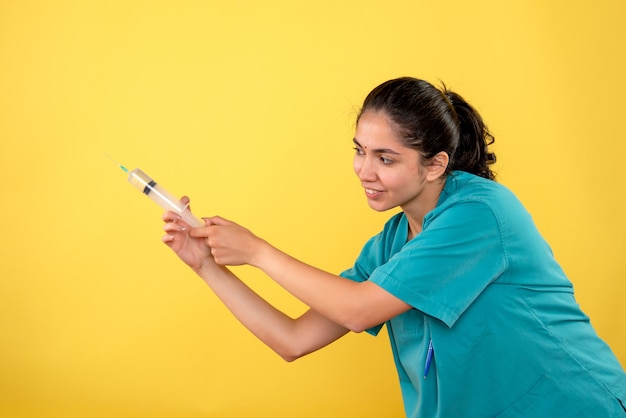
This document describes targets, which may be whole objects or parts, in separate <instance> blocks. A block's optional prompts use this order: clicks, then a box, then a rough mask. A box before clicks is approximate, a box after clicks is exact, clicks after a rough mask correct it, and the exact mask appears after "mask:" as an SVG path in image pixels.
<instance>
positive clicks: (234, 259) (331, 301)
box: [190, 217, 411, 332]
mask: <svg viewBox="0 0 626 418" xmlns="http://www.w3.org/2000/svg"><path fill="white" fill-rule="evenodd" d="M205 220H206V221H207V225H206V226H204V227H200V228H194V229H193V230H192V231H190V232H191V235H192V236H194V237H202V238H205V239H206V241H207V244H208V246H209V247H210V248H211V254H212V255H213V258H214V260H215V262H216V263H217V264H220V265H225V266H236V265H243V264H248V265H251V266H254V267H257V268H259V269H260V270H262V271H263V272H264V273H265V274H267V275H268V276H269V277H271V278H272V279H273V280H274V281H275V282H276V283H278V284H279V285H280V286H282V287H283V288H285V289H286V290H287V291H288V292H289V293H291V294H292V295H293V296H295V297H296V298H298V299H299V300H301V301H302V302H303V303H305V304H306V305H308V306H309V307H311V308H312V309H314V310H316V311H317V312H319V313H320V314H322V315H324V316H326V317H328V318H329V319H331V320H332V321H334V322H336V323H338V324H340V325H342V326H344V327H346V328H348V329H350V330H351V331H354V332H361V331H363V330H366V329H369V328H371V327H374V326H376V325H379V324H381V323H383V322H385V321H387V320H389V319H391V318H393V317H395V316H397V315H399V314H401V313H403V312H406V311H408V310H409V309H411V306H410V305H408V304H406V303H405V302H403V301H402V300H400V299H398V298H397V297H395V296H393V295H392V294H391V293H389V292H387V291H386V290H384V289H383V288H381V287H380V286H378V285H376V284H374V283H370V282H368V281H365V282H355V281H352V280H349V279H346V278H343V277H340V276H337V275H334V274H331V273H328V272H325V271H323V270H320V269H318V268H316V267H313V266H311V265H308V264H306V263H304V262H302V261H300V260H297V259H296V258H294V257H291V256H290V255H288V254H286V253H284V252H282V251H280V250H278V249H277V248H275V247H274V246H272V245H271V244H269V243H268V242H267V241H265V240H263V239H261V238H259V237H257V236H256V235H254V234H253V233H252V232H250V231H249V230H247V229H246V228H243V227H242V226H240V225H238V224H236V223H234V222H231V221H228V220H226V219H223V218H220V217H213V218H206V219H205Z"/></svg>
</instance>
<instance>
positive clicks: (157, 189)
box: [128, 168, 204, 227]
mask: <svg viewBox="0 0 626 418" xmlns="http://www.w3.org/2000/svg"><path fill="white" fill-rule="evenodd" d="M128 181H129V182H130V184H132V185H133V186H135V187H136V188H137V189H138V190H140V191H141V192H142V193H143V194H145V195H146V196H148V197H149V198H150V199H152V200H154V201H155V202H156V203H157V204H158V205H159V206H161V208H163V209H164V210H167V211H172V212H175V213H177V214H178V215H180V216H181V218H183V221H185V222H186V223H187V224H189V226H192V227H199V226H203V225H204V222H202V221H201V220H199V219H198V218H196V217H195V216H194V215H193V214H192V213H191V212H190V211H189V209H188V206H189V205H185V204H183V203H182V202H181V201H180V200H179V199H177V198H176V197H174V196H173V195H172V194H171V193H169V192H168V191H167V190H165V189H164V188H163V187H162V186H161V185H159V184H157V183H156V182H155V181H154V180H152V179H151V178H150V177H149V176H148V175H147V174H146V173H144V172H143V171H141V170H140V169H138V168H135V169H134V170H132V171H130V172H129V173H128Z"/></svg>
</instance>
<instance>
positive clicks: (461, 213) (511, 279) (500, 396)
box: [342, 171, 626, 418]
mask: <svg viewBox="0 0 626 418" xmlns="http://www.w3.org/2000/svg"><path fill="white" fill-rule="evenodd" d="M408 228H409V227H408V222H407V219H406V217H405V216H404V214H403V213H399V214H397V215H395V216H394V217H392V218H391V219H390V220H389V221H388V222H387V224H386V225H385V227H384V229H383V231H382V232H381V233H380V234H378V235H376V236H375V237H373V238H371V239H370V240H369V241H368V242H367V243H366V245H365V246H364V248H363V250H362V252H361V254H360V255H359V257H358V259H357V260H356V262H355V264H354V266H353V267H352V268H351V269H349V270H346V271H345V272H343V273H342V276H344V277H346V278H349V279H352V280H356V281H365V280H369V281H371V282H374V283H376V284H377V285H379V286H380V287H382V288H383V289H385V290H387V291H388V292H390V293H391V294H393V295H395V296H396V297H398V298H400V299H402V300H403V301H405V302H406V303H408V304H410V305H411V306H412V307H413V308H414V309H411V310H410V311H408V312H406V313H404V314H402V315H400V316H398V317H396V318H393V319H391V320H390V321H388V322H387V323H386V325H387V329H388V333H389V337H390V340H391V346H392V350H393V354H394V360H395V364H396V367H397V369H398V375H399V379H400V385H401V389H402V395H403V400H404V404H405V410H406V414H407V416H408V417H411V418H412V417H428V418H431V417H444V418H452V417H463V418H470V417H496V416H497V417H568V418H572V417H626V410H625V409H624V405H626V374H625V373H624V370H623V368H622V367H621V365H620V363H619V362H618V360H617V358H616V357H615V355H614V354H613V353H612V351H611V349H610V348H609V347H608V346H607V345H606V344H605V343H604V342H603V341H602V340H601V339H600V338H599V337H598V336H597V334H596V333H595V331H594V329H593V327H592V326H591V324H590V322H589V318H588V317H587V316H586V315H585V314H584V313H583V312H582V311H581V310H580V308H579V306H578V304H577V303H576V300H575V298H574V294H573V288H572V284H571V282H570V281H569V280H568V279H567V277H566V276H565V274H564V272H563V271H562V269H561V267H560V266H559V265H558V263H557V262H556V261H555V259H554V256H553V254H552V251H551V249H550V247H549V246H548V245H547V243H546V242H545V241H544V239H543V238H542V237H541V235H540V233H539V231H538V230H537V228H536V226H535V225H534V223H533V220H532V218H531V216H530V215H529V214H528V212H527V211H526V210H525V209H524V207H523V206H522V204H521V203H520V202H519V200H518V199H517V198H516V197H515V196H514V195H513V194H512V193H511V192H510V191H509V190H508V189H507V188H505V187H504V186H502V185H500V184H498V183H496V182H493V181H490V180H486V179H483V178H481V177H477V176H474V175H472V174H468V173H465V172H460V171H455V172H452V173H451V174H450V175H449V176H448V178H447V180H446V184H445V187H444V189H443V191H442V193H441V196H440V198H439V201H438V203H437V207H436V208H435V209H433V210H432V211H431V212H430V213H428V214H427V216H426V217H425V218H424V222H423V230H422V232H421V233H419V234H418V235H417V236H416V237H415V238H414V239H412V240H410V241H407V239H408V238H407V234H408ZM381 327H382V325H380V326H378V327H375V328H374V329H371V330H369V332H371V333H373V334H377V333H378V331H379V330H380V329H381ZM430 342H432V347H433V355H432V358H431V360H432V361H431V362H430V368H429V370H428V373H427V375H426V376H425V366H426V359H427V356H428V346H429V343H430Z"/></svg>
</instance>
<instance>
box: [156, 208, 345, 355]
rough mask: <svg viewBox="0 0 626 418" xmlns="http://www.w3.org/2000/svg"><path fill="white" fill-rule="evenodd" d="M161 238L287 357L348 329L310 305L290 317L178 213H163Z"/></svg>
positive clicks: (321, 344)
mask: <svg viewBox="0 0 626 418" xmlns="http://www.w3.org/2000/svg"><path fill="white" fill-rule="evenodd" d="M163 220H164V222H165V226H164V230H165V232H166V235H165V236H164V237H163V242H164V243H165V244H166V245H167V246H169V247H170V248H171V249H172V250H173V251H174V252H175V253H176V254H177V255H178V256H179V257H180V258H181V260H183V261H184V262H185V263H186V264H187V265H189V266H190V267H191V268H192V270H194V271H195V272H196V273H197V274H198V275H199V276H200V277H201V278H202V280H204V281H205V283H206V284H207V285H209V287H210V288H211V289H212V290H213V292H214V293H215V294H216V295H217V297H218V298H219V299H220V300H221V301H222V302H223V303H224V305H225V306H226V307H227V308H228V309H229V310H230V311H231V312H232V313H233V315H234V316H235V317H236V318H237V319H238V320H239V322H241V323H242V324H243V325H244V326H245V327H246V328H247V329H248V330H250V331H251V332H252V333H253V334H254V335H255V336H256V337H257V338H259V339H260V340H261V341H262V342H263V343H265V344H266V345H267V346H269V347H270V348H271V349H272V350H274V351H275V352H276V353H277V354H278V355H280V356H281V357H282V358H283V359H285V360H286V361H293V360H296V359H298V358H299V357H302V356H304V355H306V354H309V353H311V352H313V351H316V350H318V349H320V348H322V347H324V346H326V345H328V344H330V343H331V342H333V341H335V340H337V339H339V338H341V337H342V336H343V335H345V334H346V333H347V332H348V329H346V328H344V327H342V326H340V325H338V324H336V323H335V322H333V321H331V320H330V319H328V318H326V317H324V316H322V315H321V314H319V313H318V312H316V311H314V310H312V309H309V310H308V311H307V312H305V313H304V314H303V315H302V316H300V317H298V318H291V317H289V316H288V315H286V314H284V313H283V312H281V311H279V310H278V309H276V308H275V307H274V306H272V305H271V304H270V303H268V302H267V301H266V300H265V299H263V298H262V297H260V296H259V295H258V294H257V293H255V292H254V291H253V290H252V289H250V288H249V287H248V286H247V285H246V284H245V283H244V282H242V281H241V280H240V279H239V278H238V277H237V276H236V275H235V274H233V273H232V272H231V271H230V270H229V269H228V268H226V267H224V266H219V265H217V264H215V262H214V261H213V257H212V256H211V252H210V248H209V247H208V246H207V244H206V240H204V239H202V238H193V237H190V236H189V229H190V228H189V227H188V226H187V225H185V224H184V223H183V222H182V221H181V220H180V217H179V216H178V215H176V214H174V213H171V212H168V213H166V214H165V215H164V216H163Z"/></svg>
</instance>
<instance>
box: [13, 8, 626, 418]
mask: <svg viewBox="0 0 626 418" xmlns="http://www.w3.org/2000/svg"><path fill="white" fill-rule="evenodd" d="M625 16H626V6H625V3H624V2H623V1H621V0H605V1H591V0H588V1H580V0H574V1H571V2H563V1H545V0H532V1H526V2H503V1H500V0H478V1H471V2H468V1H461V0H459V1H450V0H449V1H440V0H437V1H434V0H431V1H423V0H420V1H402V0H388V1H385V2H380V1H369V2H368V1H365V2H364V1H356V0H351V1H336V0H316V1H307V2H304V1H291V0H275V1H252V0H250V1H243V0H239V1H230V2H228V1H224V2H218V1H178V2H174V1H152V0H151V1H148V0H146V1H137V0H131V1H104V0H103V1H69V0H51V1H34V0H30V1H29V0H20V1H12V0H1V1H0V141H1V142H0V158H1V160H0V187H1V189H0V190H1V192H2V205H1V206H0V211H1V213H0V219H1V222H2V228H1V230H2V239H1V241H0V250H1V251H0V254H1V257H2V261H1V263H0V338H1V343H0V416H2V417H64V418H67V417H112V416H115V417H153V418H159V417H177V418H185V417H209V416H210V417H244V416H246V417H273V418H276V417H294V416H297V417H320V416H328V417H377V418H378V417H401V416H403V410H402V403H401V399H400V395H399V389H398V385H397V382H396V375H395V369H394V366H393V361H392V358H391V353H390V350H389V347H388V342H387V337H386V335H384V334H383V335H381V336H379V337H378V338H373V337H370V336H368V335H365V334H359V335H349V336H348V337H347V338H345V339H343V340H341V341H340V342H338V343H336V344H334V345H332V346H331V347H328V348H327V349H325V350H322V351H320V352H318V353H315V354H313V355H311V356H309V357H307V358H304V359H301V360H298V361H297V362H295V363H292V364H287V363H284V362H283V361H282V360H280V359H279V358H278V356H276V355H275V354H273V353H272V352H271V351H270V350H269V349H267V348H266V347H264V346H263V345H261V343H259V342H258V341H257V340H255V338H254V337H252V336H251V335H250V334H249V333H248V332H247V331H246V330H245V329H243V327H242V326H240V325H239V324H238V323H237V322H236V321H235V320H234V319H233V318H232V317H231V316H230V314H229V313H228V312H227V311H226V309H225V308H223V306H222V305H221V304H220V303H219V301H218V300H217V299H216V298H215V296H213V295H212V294H211V292H210V290H209V289H208V288H207V287H206V286H205V285H204V283H202V282H201V281H200V280H199V279H198V278H197V277H195V276H194V275H193V274H192V273H191V272H190V271H188V270H187V269H186V267H184V266H183V265H182V264H181V263H180V262H179V261H178V260H177V259H176V257H175V256H174V255H172V254H171V253H170V251H169V250H168V249H167V248H166V247H165V246H164V245H162V244H161V242H160V237H161V235H162V232H161V221H160V215H161V210H160V209H159V208H158V207H157V206H156V205H154V204H153V203H152V202H151V201H150V200H149V199H146V198H145V197H143V196H141V194H140V193H139V192H137V191H136V190H135V189H134V188H133V187H132V186H130V185H129V184H128V183H127V182H126V180H125V175H124V174H123V173H122V172H121V171H120V170H119V169H118V168H117V167H116V166H115V165H114V164H113V163H112V162H111V161H110V160H109V159H107V158H106V157H105V153H107V154H110V155H112V156H113V157H114V158H116V159H118V160H119V161H120V162H121V163H123V164H125V165H127V166H128V167H129V168H134V167H140V168H142V169H143V170H144V171H146V172H147V173H148V174H149V175H151V176H152V177H153V178H154V179H155V180H157V181H158V182H160V183H161V184H162V185H163V186H164V187H166V188H167V189H169V190H170V191H172V192H173V193H175V194H177V195H180V194H189V195H190V196H192V199H193V203H192V205H193V207H194V209H195V211H196V212H198V213H199V214H201V215H204V216H208V215H215V214H219V215H222V216H224V217H227V218H231V219H233V220H236V221H238V222H240V223H242V224H244V225H245V226H247V227H249V228H250V229H252V230H253V231H254V232H256V233H257V234H259V235H261V236H262V237H264V238H266V239H268V240H269V241H270V242H272V243H274V244H275V245H277V246H278V247H280V248H282V249H284V250H286V251H287V252H289V253H291V254H293V255H295V256H297V257H300V258H301V259H303V260H305V261H307V262H310V263H312V264H315V265H318V266H320V267H322V268H325V269H328V270H331V271H335V272H339V271H341V270H342V269H344V268H346V267H348V266H350V264H351V262H352V261H353V260H354V258H355V257H356V255H357V253H358V251H359V250H360V248H361V245H362V244H363V243H364V241H365V240H366V239H367V238H368V237H369V236H371V235H372V234H374V233H376V232H377V231H378V230H379V229H380V228H381V227H382V224H383V222H384V220H385V219H386V218H388V217H389V216H390V214H389V213H386V214H377V213H373V212H372V211H371V210H370V209H369V208H368V207H367V204H366V202H365V200H364V197H363V193H362V190H361V189H360V187H359V185H358V182H357V181H356V178H355V176H354V175H353V173H352V168H351V162H352V152H353V151H352V149H351V138H352V136H351V135H352V133H353V128H354V118H355V116H356V112H357V110H358V107H359V104H360V103H361V101H362V99H363V98H364V96H365V94H367V92H369V90H370V89H371V88H372V87H374V86H375V85H377V84H378V83H380V82H382V81H384V80H386V79H389V78H393V77H397V76H403V75H412V76H417V77H421V78H425V79H427V80H430V81H432V82H435V83H436V82H438V81H439V80H443V81H444V82H445V83H446V84H447V85H448V86H449V87H451V88H452V89H454V90H456V91H458V92H459V93H461V94H462V95H464V96H465V97H466V98H467V99H468V100H469V101H470V102H471V103H473V104H474V105H475V106H476V107H477V108H478V109H479V110H480V112H481V113H482V115H483V116H484V118H485V120H486V121H487V123H488V125H489V126H490V128H491V129H492V131H493V132H494V134H495V135H496V147H495V151H496V152H497V154H498V159H499V160H498V161H499V162H498V164H497V166H496V170H497V171H498V173H499V180H500V181H501V182H502V183H503V184H505V185H507V186H509V187H510V188H512V189H513V190H514V192H515V193H516V194H517V195H518V196H519V197H520V198H521V199H522V201H523V202H524V203H525V204H526V206H527V207H528V209H529V210H530V211H531V213H532V214H533V215H534V218H535V220H536V222H537V224H538V226H539V228H540V229H541V231H542V232H543V234H544V235H545V237H546V238H547V240H548V241H549V242H550V244H551V245H552V248H553V250H554V252H555V254H556V257H557V258H558V260H559V261H560V262H561V263H562V265H563V267H564V268H565V270H566V272H567V273H568V274H569V276H570V278H571V280H572V281H573V282H574V285H575V288H576V291H577V297H578V300H579V302H580V304H581V305H582V307H583V309H584V310H585V311H586V312H587V313H588V314H589V315H590V316H591V318H592V323H593V324H594V325H595V327H596V329H597V331H598V333H599V334H600V335H601V336H602V337H603V338H604V339H605V340H606V341H607V342H608V343H609V344H610V345H611V347H612V348H613V350H614V351H615V353H616V354H617V355H618V357H619V358H620V361H621V362H622V364H624V362H625V361H626V307H625V305H624V302H623V301H624V297H625V294H626V284H625V283H626V280H625V279H626V263H625V261H624V257H625V254H626V245H625V237H626V221H625V220H624V213H626V207H625V204H624V200H625V199H624V186H623V181H622V178H621V175H622V171H623V159H624V155H625V154H626V147H625V145H624V144H625V143H626V125H625V124H624V97H626V81H625V80H624V74H626V61H625V59H626V58H625V57H626V55H625V54H624V51H625V40H626V26H624V17H625ZM236 270H237V272H238V273H240V274H241V275H243V276H244V277H245V278H246V281H247V282H248V283H250V284H251V285H252V286H253V287H254V288H255V289H257V290H258V291H259V292H260V293H261V294H263V295H264V296H266V297H267V298H269V299H270V300H271V301H272V302H274V303H275V304H277V305H278V306H280V307H281V308H283V309H285V310H286V311H287V312H288V313H290V314H292V315H296V314H298V313H300V312H302V310H303V309H304V307H303V306H302V305H301V304H300V303H299V302H296V301H294V300H293V299H292V298H290V297H289V296H288V295H287V294H286V293H285V292H284V291H282V290H281V289H279V288H277V287H276V286H275V285H273V284H272V283H271V282H270V280H268V279H267V278H265V277H263V276H262V275H260V274H258V273H257V272H256V271H253V270H251V269H248V268H239V269H236ZM468 383H469V382H468Z"/></svg>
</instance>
